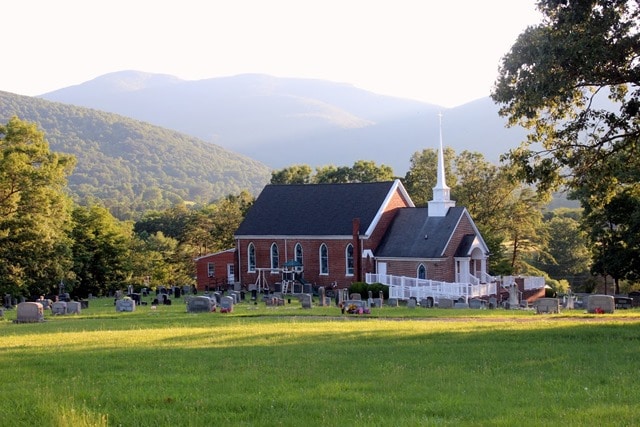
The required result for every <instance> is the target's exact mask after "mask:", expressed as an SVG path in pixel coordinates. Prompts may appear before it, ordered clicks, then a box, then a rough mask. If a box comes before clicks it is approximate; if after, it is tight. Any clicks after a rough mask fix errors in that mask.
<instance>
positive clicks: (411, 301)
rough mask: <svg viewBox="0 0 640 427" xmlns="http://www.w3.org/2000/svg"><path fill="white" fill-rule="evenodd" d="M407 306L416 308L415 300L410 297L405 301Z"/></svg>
mask: <svg viewBox="0 0 640 427" xmlns="http://www.w3.org/2000/svg"><path fill="white" fill-rule="evenodd" d="M407 308H416V300H415V299H413V298H410V299H409V301H407Z"/></svg>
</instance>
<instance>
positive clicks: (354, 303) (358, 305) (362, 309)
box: [343, 299, 371, 314]
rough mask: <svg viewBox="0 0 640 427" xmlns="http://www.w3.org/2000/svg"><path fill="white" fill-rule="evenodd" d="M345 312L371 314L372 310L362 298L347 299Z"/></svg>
mask: <svg viewBox="0 0 640 427" xmlns="http://www.w3.org/2000/svg"><path fill="white" fill-rule="evenodd" d="M343 313H348V314H370V313H371V310H370V309H369V307H367V305H366V303H365V302H364V301H362V300H361V299H354V300H345V301H344V310H343Z"/></svg>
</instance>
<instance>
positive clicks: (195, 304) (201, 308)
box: [187, 296, 216, 313]
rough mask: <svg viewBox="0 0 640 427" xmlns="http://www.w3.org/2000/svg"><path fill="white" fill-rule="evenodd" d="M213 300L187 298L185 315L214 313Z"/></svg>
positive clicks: (195, 297) (203, 297)
mask: <svg viewBox="0 0 640 427" xmlns="http://www.w3.org/2000/svg"><path fill="white" fill-rule="evenodd" d="M214 301H215V300H212V299H211V298H209V297H205V296H200V297H198V296H194V297H191V298H189V302H188V303H187V313H204V312H207V313H208V312H211V311H214V308H215V306H216V305H215V302H214Z"/></svg>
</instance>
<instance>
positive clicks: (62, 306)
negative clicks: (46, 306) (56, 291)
mask: <svg viewBox="0 0 640 427" xmlns="http://www.w3.org/2000/svg"><path fill="white" fill-rule="evenodd" d="M51 313H53V314H56V315H64V314H67V302H66V301H56V302H54V303H53V305H51Z"/></svg>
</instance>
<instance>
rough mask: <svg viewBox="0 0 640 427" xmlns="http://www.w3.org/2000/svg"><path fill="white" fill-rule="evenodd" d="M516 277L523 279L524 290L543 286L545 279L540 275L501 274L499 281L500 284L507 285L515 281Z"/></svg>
mask: <svg viewBox="0 0 640 427" xmlns="http://www.w3.org/2000/svg"><path fill="white" fill-rule="evenodd" d="M516 278H518V279H523V281H524V290H525V291H531V290H535V289H540V288H544V285H545V280H544V277H542V276H502V278H501V280H500V281H501V282H502V286H509V285H511V284H512V283H515V281H516Z"/></svg>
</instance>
